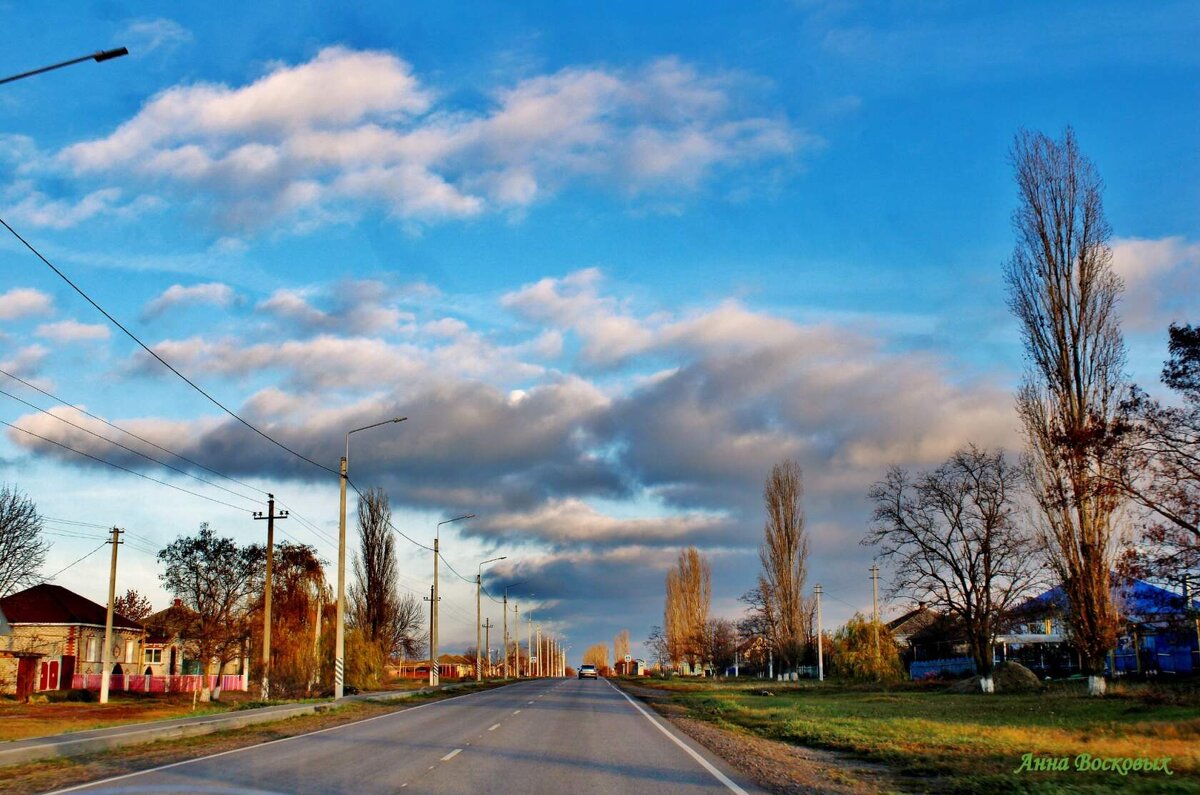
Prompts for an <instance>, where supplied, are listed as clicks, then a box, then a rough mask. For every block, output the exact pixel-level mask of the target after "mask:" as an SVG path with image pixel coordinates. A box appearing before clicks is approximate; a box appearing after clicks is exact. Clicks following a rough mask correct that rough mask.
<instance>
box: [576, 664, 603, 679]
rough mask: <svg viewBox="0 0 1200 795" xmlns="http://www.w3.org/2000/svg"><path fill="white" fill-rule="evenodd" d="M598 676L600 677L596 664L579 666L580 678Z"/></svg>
mask: <svg viewBox="0 0 1200 795" xmlns="http://www.w3.org/2000/svg"><path fill="white" fill-rule="evenodd" d="M598 677H599V674H597V673H596V666H594V665H581V666H579V678H580V679H596V678H598Z"/></svg>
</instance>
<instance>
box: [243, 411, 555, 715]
mask: <svg viewBox="0 0 1200 795" xmlns="http://www.w3.org/2000/svg"><path fill="white" fill-rule="evenodd" d="M407 419H408V417H393V418H391V419H389V420H383V421H381V422H376V423H372V424H370V425H364V426H362V427H361V428H353V429H351V430H349V431H347V432H346V445H345V455H343V456H342V459H341V462H340V465H339V481H340V494H339V510H338V562H337V628H336V634H335V638H334V659H333V697H334V698H335V699H339V698H342V696H343V695H345V673H346V661H345V655H346V487H347V485H348V484H349V480H350V478H349V467H350V437H351V435H353V434H356V433H359V432H360V431H367V430H371V429H372V428H379V427H382V426H384V425H393V424H397V423H401V422H404V421H406V420H407ZM268 497H270V499H269V500H268V503H267V513H266V515H263V514H261V513H256V514H255V518H256V519H265V520H266V521H267V565H266V581H265V583H264V590H265V596H264V600H263V650H262V654H263V657H262V663H263V675H262V698H263V699H264V700H266V699H268V698H269V697H270V688H271V683H270V676H271V576H272V559H273V557H274V520H276V519H286V518H287V512H286V511H285V512H282V513H278V514H277V513H276V512H275V500H274V497H273V496H271V495H268ZM474 518H476V517H475V514H473V513H469V514H464V515H462V516H456V517H454V518H453V519H446V520H444V521H441V522H438V523H437V528H436V530H435V532H434V539H433V586H432V587H431V588H430V593H429V596H427V597H425V600H426V601H428V602H429V603H430V604H429V661H430V665H429V684H430V685H437V684H438V683H439V680H440V665H439V664H438V639H439V632H438V630H439V616H438V614H439V610H438V603H439V602H440V601H441V595H440V591H439V588H438V585H439V573H440V568H441V566H440V561H439V558H440V557H441V540H442V525H446V524H453V523H455V522H462V521H466V520H468V519H474ZM507 559H508V556H507V555H501V556H500V557H496V558H489V559H488V560H485V561H482V562H481V563H480V564H479V566H478V568H477V569H476V573H475V680H476V681H482V680H483V653H482V648H483V643H482V640H483V639H482V629H483V623H482V591H483V567H484V566H486V565H487V564H489V563H495V562H497V561H501V560H507ZM521 584H522V583H514V584H512V585H509V586H508V587H506V588H505V589H504V601H503V605H504V647H505V651H504V677H505V678H508V676H509V666H508V650H509V645H508V641H509V633H508V591H509V589H511V588H514V587H516V586H517V585H521ZM530 596H532V594H530ZM513 609H514V612H515V613H516V615H517V618H518V627H519V626H520V624H519V617H520V612H519V608H518V606H517V605H515V604H514V606H513ZM527 618H528V620H529V645H528V649H529V650H530V651H529V656H530V658H534V654H533V649H534V647H535V645H534V634H535V632H534V625H533V614H532V612H530V613H529V614H528V616H527ZM518 632H519V629H518ZM541 635H542V628H541V626H540V625H539V626H538V627H537V630H536V636H537V641H536V648H537V650H538V653H537V655H536V658H534V659H536V660H537V665H536V668H535V667H533V664H532V663H531V664H530V668H529V670H528V671H527V673H528V675H530V676H564V675H565V674H566V649H563V648H560V646H559V644H558V641H557V640H556V639H551V638H547V639H546V641H545V643H543V640H542V636H541ZM514 645H516V647H517V650H518V657H519V650H520V641H519V639H515V640H514ZM543 646H545V647H546V648H545V649H544V650H543ZM489 657H490V654H489ZM543 661H545V662H543ZM516 668H517V670H516V671H515V674H516V676H517V677H520V675H521V672H520V666H519V665H518V666H517V667H516Z"/></svg>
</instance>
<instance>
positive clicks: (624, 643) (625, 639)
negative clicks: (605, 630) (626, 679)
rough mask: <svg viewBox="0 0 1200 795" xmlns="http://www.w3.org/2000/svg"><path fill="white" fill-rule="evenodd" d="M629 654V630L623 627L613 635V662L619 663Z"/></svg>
mask: <svg viewBox="0 0 1200 795" xmlns="http://www.w3.org/2000/svg"><path fill="white" fill-rule="evenodd" d="M627 654H629V630H627V629H623V630H621V631H620V632H618V633H617V634H616V635H615V636H614V637H613V664H614V665H615V664H616V663H619V662H621V661H623V660H624V659H625V655H627Z"/></svg>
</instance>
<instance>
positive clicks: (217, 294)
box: [142, 282, 237, 320]
mask: <svg viewBox="0 0 1200 795" xmlns="http://www.w3.org/2000/svg"><path fill="white" fill-rule="evenodd" d="M236 297H237V296H236V294H235V293H234V291H233V288H232V287H230V286H229V285H228V284H223V283H221V282H207V283H204V284H193V285H189V286H186V287H185V286H184V285H182V284H173V285H171V286H170V287H168V288H167V289H166V290H163V291H162V293H160V294H159V295H157V296H156V297H155V298H153V299H152V300H150V301H149V302H147V303H146V306H145V308H143V309H142V320H152V319H154V318H156V317H159V316H161V315H162V314H163V313H165V312H166V311H167V310H169V309H172V308H174V307H177V306H191V305H196V304H211V305H212V306H216V307H220V308H222V309H224V308H226V307H228V306H229V305H231V304H232V303H233V302H234V300H235V299H236Z"/></svg>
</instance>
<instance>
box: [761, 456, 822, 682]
mask: <svg viewBox="0 0 1200 795" xmlns="http://www.w3.org/2000/svg"><path fill="white" fill-rule="evenodd" d="M803 497H804V480H803V474H802V472H801V470H800V465H799V464H798V463H796V462H795V461H793V460H790V459H789V460H786V461H781V462H779V463H777V464H776V465H775V466H773V467H772V468H771V474H770V475H768V476H767V481H766V483H765V484H764V485H763V503H764V505H765V507H766V511H767V521H766V525H765V527H764V528H763V543H762V545H761V546H760V547H759V550H758V558H759V561H760V562H761V563H762V572H761V573H760V574H759V575H758V587H757V588H756V589H755V590H754V591H752V592H751V594H748V595H747V597H751V596H752V597H753V599H752V601H751V602H750V604H751V607H752V609H755V610H757V611H758V612H759V614H760V615H759V616H758V617H757V623H758V625H759V626H761V627H762V629H763V630H764V631H765V633H766V635H767V641H768V643H769V644H770V646H771V648H772V649H774V651H775V655H776V657H777V658H778V659H779V664H780V667H781V668H795V667H796V666H798V665H800V663H801V661H802V659H803V655H804V650H805V645H806V644H807V642H808V638H809V636H810V635H811V634H812V618H811V615H812V611H811V610H810V607H809V604H808V602H809V600H808V599H806V598H805V596H804V584H805V581H806V580H807V578H808V533H807V532H806V530H805V523H804V521H805V520H804V508H803V506H802V505H801V501H802V499H803Z"/></svg>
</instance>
